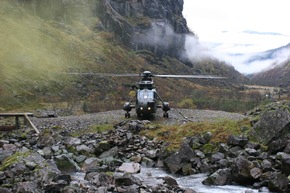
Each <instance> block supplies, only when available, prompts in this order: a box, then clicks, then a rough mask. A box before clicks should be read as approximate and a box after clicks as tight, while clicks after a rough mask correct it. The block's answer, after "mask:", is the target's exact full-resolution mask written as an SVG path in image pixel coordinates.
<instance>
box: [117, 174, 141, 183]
mask: <svg viewBox="0 0 290 193" xmlns="http://www.w3.org/2000/svg"><path fill="white" fill-rule="evenodd" d="M133 184H137V185H141V184H142V183H141V181H140V180H139V179H138V178H136V177H134V176H133V175H132V174H130V173H125V174H123V175H121V176H115V185H116V186H131V185H133Z"/></svg>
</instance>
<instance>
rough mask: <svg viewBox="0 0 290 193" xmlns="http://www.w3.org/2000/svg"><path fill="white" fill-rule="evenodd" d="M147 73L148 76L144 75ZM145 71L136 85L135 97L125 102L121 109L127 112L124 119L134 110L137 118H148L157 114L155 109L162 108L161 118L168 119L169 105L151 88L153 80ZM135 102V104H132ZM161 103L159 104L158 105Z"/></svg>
mask: <svg viewBox="0 0 290 193" xmlns="http://www.w3.org/2000/svg"><path fill="white" fill-rule="evenodd" d="M146 73H148V75H146ZM149 73H150V72H147V71H145V72H144V73H143V74H145V76H143V78H142V80H141V81H140V82H139V83H138V87H137V86H134V88H137V90H136V94H135V97H134V98H133V100H131V101H130V102H126V103H125V105H124V107H123V109H124V110H125V111H126V112H127V113H126V114H125V117H126V118H129V117H130V113H129V112H130V111H131V110H132V108H135V110H136V114H137V117H148V116H151V115H154V114H155V113H156V112H157V108H162V110H163V111H164V114H163V116H164V117H168V113H167V111H169V110H170V108H169V103H167V102H164V101H163V100H162V99H161V97H160V96H159V95H158V93H157V91H156V89H155V88H154V86H153V80H152V78H151V76H150V74H151V73H150V74H149ZM133 101H135V104H133ZM159 103H161V104H159Z"/></svg>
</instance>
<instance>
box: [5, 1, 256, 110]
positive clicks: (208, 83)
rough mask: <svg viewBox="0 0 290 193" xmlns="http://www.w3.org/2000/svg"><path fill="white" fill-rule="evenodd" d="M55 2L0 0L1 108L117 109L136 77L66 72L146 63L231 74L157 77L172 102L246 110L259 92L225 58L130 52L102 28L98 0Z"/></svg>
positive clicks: (130, 69) (137, 69) (131, 68)
mask: <svg viewBox="0 0 290 193" xmlns="http://www.w3.org/2000/svg"><path fill="white" fill-rule="evenodd" d="M60 2H61V1H58V0H51V1H47V0H42V1H37V0H30V1H22V0H18V1H10V0H2V1H0V26H1V27H0V41H1V44H0V76H1V79H0V111H2V112H3V111H5V112H6V111H16V110H29V111H33V110H36V109H39V108H49V109H53V110H57V109H63V110H64V111H65V113H71V112H72V111H73V110H75V109H78V110H80V111H84V112H95V111H104V110H109V109H120V108H122V105H123V103H124V102H125V101H128V100H130V98H131V96H130V95H129V94H130V87H131V86H132V85H133V84H135V83H136V82H137V81H139V79H136V78H102V77H97V76H93V75H91V76H84V75H80V76H76V75H67V74H65V73H66V72H104V73H141V72H142V71H144V70H150V71H152V72H154V73H164V74H168V73H170V74H194V73H196V72H198V73H205V74H208V73H212V74H217V75H222V76H227V77H229V79H227V80H226V81H212V80H182V79H181V80H176V79H174V80H171V79H158V81H157V80H156V81H155V83H156V86H157V88H158V91H159V94H160V95H161V96H162V97H164V100H166V101H169V102H170V103H171V104H172V105H173V106H179V107H184V108H194V107H198V108H212V109H222V110H230V111H244V110H246V109H245V107H246V106H247V105H248V106H247V108H250V107H252V106H253V105H256V103H257V101H256V99H253V100H252V99H249V98H250V97H248V96H247V94H245V93H242V94H241V93H240V92H241V91H240V90H239V89H236V87H233V86H232V82H237V77H238V76H240V75H239V74H238V73H237V71H235V70H234V68H232V67H229V66H227V65H225V64H224V63H223V62H219V61H217V60H212V59H209V60H206V61H199V62H198V63H196V64H193V67H189V66H188V65H185V64H183V63H181V62H180V61H179V60H177V59H175V58H170V57H166V56H165V57H163V58H162V59H157V58H156V57H155V56H154V55H153V54H152V53H150V52H149V51H137V52H134V51H132V50H130V49H128V48H126V47H125V46H123V45H122V44H121V43H120V42H119V40H118V39H116V38H115V36H114V34H112V33H109V32H107V31H106V30H105V29H104V28H103V26H102V24H101V22H100V21H99V19H98V17H97V16H96V14H95V11H96V6H97V5H98V2H99V1H98V0H85V1H81V2H78V1H68V2H62V3H60ZM238 79H240V77H239V78H238ZM233 89H234V90H233ZM177 93H178V94H177ZM203 95H206V97H203ZM244 95H245V97H241V96H244ZM221 97H222V98H221ZM224 103H227V104H226V105H225V104H224ZM228 103H229V104H228ZM244 103H246V104H247V105H246V106H245V105H244ZM237 104H239V105H238V106H237Z"/></svg>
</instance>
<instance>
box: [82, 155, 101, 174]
mask: <svg viewBox="0 0 290 193" xmlns="http://www.w3.org/2000/svg"><path fill="white" fill-rule="evenodd" d="M101 162H102V161H101V160H100V159H99V158H96V157H91V158H88V159H86V160H85V162H84V163H83V166H82V170H83V171H85V172H89V171H96V170H97V169H98V168H100V166H101Z"/></svg>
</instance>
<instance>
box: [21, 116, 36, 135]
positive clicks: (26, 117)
mask: <svg viewBox="0 0 290 193" xmlns="http://www.w3.org/2000/svg"><path fill="white" fill-rule="evenodd" d="M24 116H25V119H26V120H27V122H28V123H29V125H30V126H31V127H32V128H33V129H34V130H35V132H36V133H37V134H39V131H38V129H37V128H36V127H35V125H34V124H33V123H32V121H31V120H30V119H29V116H28V115H27V114H25V115H24Z"/></svg>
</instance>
